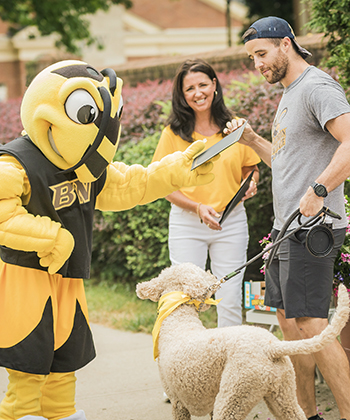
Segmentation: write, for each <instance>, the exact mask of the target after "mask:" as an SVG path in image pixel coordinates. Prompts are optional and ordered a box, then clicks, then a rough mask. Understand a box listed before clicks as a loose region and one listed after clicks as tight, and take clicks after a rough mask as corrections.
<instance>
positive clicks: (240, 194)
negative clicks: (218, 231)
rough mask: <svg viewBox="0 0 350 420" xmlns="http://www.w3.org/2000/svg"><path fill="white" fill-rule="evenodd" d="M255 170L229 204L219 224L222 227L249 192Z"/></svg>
mask: <svg viewBox="0 0 350 420" xmlns="http://www.w3.org/2000/svg"><path fill="white" fill-rule="evenodd" d="M254 171H255V169H253V170H252V171H251V173H250V174H249V175H248V178H247V179H246V180H245V181H244V183H243V184H242V185H241V188H240V189H239V190H238V191H237V192H236V194H235V195H234V197H233V198H232V200H231V201H230V202H229V203H228V204H227V206H226V208H225V210H224V212H223V213H222V216H221V218H220V220H219V224H220V225H222V223H223V222H224V221H225V219H227V217H228V215H229V214H230V213H231V212H232V210H233V209H234V208H235V207H236V206H237V204H238V203H239V202H240V201H241V200H242V198H243V197H244V195H245V193H246V192H247V190H248V188H249V184H250V181H251V180H252V177H253V173H254Z"/></svg>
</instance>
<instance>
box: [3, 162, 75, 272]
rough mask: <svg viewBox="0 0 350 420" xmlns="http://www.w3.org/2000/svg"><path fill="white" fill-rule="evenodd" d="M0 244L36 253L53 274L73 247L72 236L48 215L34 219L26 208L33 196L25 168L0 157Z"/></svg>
mask: <svg viewBox="0 0 350 420" xmlns="http://www.w3.org/2000/svg"><path fill="white" fill-rule="evenodd" d="M0 185H1V188H0V245H3V246H6V247H8V248H13V249H16V250H21V251H27V252H32V251H34V252H37V254H38V256H39V258H40V264H41V265H42V266H43V267H48V271H49V273H50V274H53V273H54V272H56V271H58V270H59V269H60V268H61V267H62V265H63V264H64V263H65V261H66V260H67V259H68V258H69V256H70V254H71V253H72V251H73V248H74V239H73V237H72V235H71V234H70V233H69V232H68V231H67V230H66V229H63V228H62V227H61V225H60V223H57V222H54V221H52V220H51V219H50V218H49V217H46V216H34V215H32V214H30V213H28V212H27V210H26V209H25V208H24V207H23V205H22V204H23V202H25V201H27V200H28V197H29V196H30V184H29V181H28V178H27V176H26V173H25V171H24V169H23V168H22V167H21V166H20V165H19V163H18V162H17V161H16V160H15V159H14V158H12V157H8V156H2V157H1V158H0Z"/></svg>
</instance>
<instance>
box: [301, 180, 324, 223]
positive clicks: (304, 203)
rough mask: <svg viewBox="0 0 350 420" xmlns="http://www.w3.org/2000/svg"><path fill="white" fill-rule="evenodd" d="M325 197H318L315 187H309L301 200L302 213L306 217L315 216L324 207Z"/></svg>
mask: <svg viewBox="0 0 350 420" xmlns="http://www.w3.org/2000/svg"><path fill="white" fill-rule="evenodd" d="M323 201H324V200H323V197H318V196H317V195H316V194H315V192H314V190H313V188H312V187H309V188H308V189H307V191H306V193H305V194H304V196H303V197H302V198H301V200H300V204H299V209H300V213H301V214H302V215H303V216H305V217H312V216H315V214H317V213H318V212H319V211H320V210H321V209H322V207H323Z"/></svg>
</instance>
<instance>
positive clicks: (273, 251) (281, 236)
mask: <svg viewBox="0 0 350 420" xmlns="http://www.w3.org/2000/svg"><path fill="white" fill-rule="evenodd" d="M322 213H324V214H327V215H328V216H331V217H333V218H335V219H339V220H340V219H341V216H340V215H339V214H337V213H335V212H333V211H332V210H330V209H329V208H328V207H322V209H321V210H320V211H319V212H318V213H317V214H315V216H313V217H312V218H311V219H308V220H307V221H305V222H304V223H301V224H300V222H299V226H298V227H297V228H295V229H294V230H292V231H291V232H289V233H288V234H287V235H285V232H286V231H287V229H288V227H289V226H290V224H291V223H292V222H293V221H294V219H296V217H298V216H299V220H300V218H301V216H302V214H301V213H300V209H297V210H295V211H294V213H293V214H292V215H291V216H290V217H289V218H288V220H287V221H286V223H285V224H284V226H283V227H282V229H281V231H280V232H279V234H278V235H277V238H276V240H275V242H273V243H272V244H271V245H270V246H268V247H266V248H265V249H264V250H263V251H261V252H260V253H259V254H257V255H255V257H253V258H251V259H250V260H249V261H247V262H246V263H245V264H243V265H241V266H240V267H238V268H237V269H236V270H235V271H232V273H230V274H226V276H224V277H223V278H222V279H221V280H219V282H220V283H225V282H226V281H227V280H229V279H231V278H232V277H234V276H236V275H237V274H239V273H240V272H241V271H242V270H243V268H245V267H247V266H248V265H250V264H251V263H253V262H254V261H256V260H257V259H258V258H260V257H262V256H263V255H264V254H265V253H266V252H268V251H270V250H271V252H270V255H269V258H268V259H267V261H266V264H265V266H266V268H268V267H269V265H270V264H271V261H272V259H273V257H274V256H275V254H276V251H277V248H278V246H279V244H280V243H281V242H283V241H284V240H285V239H288V238H289V237H291V236H292V235H294V233H295V232H297V231H299V230H300V229H302V228H303V227H310V226H312V225H314V224H316V223H317V222H318V221H319V220H320V219H321V214H322Z"/></svg>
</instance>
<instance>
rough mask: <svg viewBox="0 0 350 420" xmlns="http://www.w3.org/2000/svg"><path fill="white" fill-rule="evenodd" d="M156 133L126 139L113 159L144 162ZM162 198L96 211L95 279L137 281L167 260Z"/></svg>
mask: <svg viewBox="0 0 350 420" xmlns="http://www.w3.org/2000/svg"><path fill="white" fill-rule="evenodd" d="M159 136H160V129H159V130H158V132H157V133H155V134H152V135H149V136H146V137H145V138H144V139H143V140H142V141H140V142H139V143H137V144H133V143H132V142H129V143H126V144H124V145H122V146H121V147H120V149H119V150H118V151H117V154H116V159H117V160H119V161H122V162H124V163H126V164H128V165H131V164H135V163H138V164H141V165H143V166H148V165H149V163H150V162H151V160H152V156H153V153H154V150H155V148H156V146H157V143H158V140H159ZM169 209H170V203H169V202H168V201H167V200H165V199H160V200H157V201H155V202H153V203H150V204H146V205H144V206H136V207H135V208H133V209H131V210H127V211H122V212H115V213H113V212H103V213H101V212H96V218H95V220H96V222H95V227H94V241H93V253H92V275H93V277H94V278H98V279H99V280H113V281H118V282H137V281H140V280H141V279H142V280H148V279H150V278H152V277H154V276H156V275H158V273H159V271H160V270H161V269H162V268H163V267H166V266H168V265H169V264H170V262H169V257H168V245H167V239H168V214H169Z"/></svg>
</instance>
